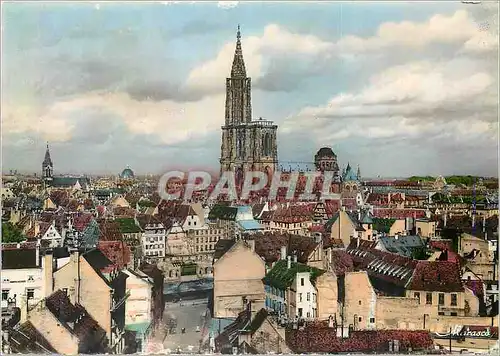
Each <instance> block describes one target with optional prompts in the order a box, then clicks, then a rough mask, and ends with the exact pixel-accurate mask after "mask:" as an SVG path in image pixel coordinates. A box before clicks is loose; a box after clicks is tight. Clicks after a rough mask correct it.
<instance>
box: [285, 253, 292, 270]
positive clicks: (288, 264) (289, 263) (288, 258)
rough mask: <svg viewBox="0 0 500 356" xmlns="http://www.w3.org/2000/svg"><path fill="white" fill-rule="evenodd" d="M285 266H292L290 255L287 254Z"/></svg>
mask: <svg viewBox="0 0 500 356" xmlns="http://www.w3.org/2000/svg"><path fill="white" fill-rule="evenodd" d="M286 258H287V266H286V267H287V268H288V269H290V268H292V257H291V256H287V257H286Z"/></svg>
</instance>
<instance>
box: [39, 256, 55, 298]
mask: <svg viewBox="0 0 500 356" xmlns="http://www.w3.org/2000/svg"><path fill="white" fill-rule="evenodd" d="M42 267H43V273H44V277H45V278H44V280H45V297H48V296H49V295H51V294H52V292H53V291H54V257H53V256H52V251H51V250H49V251H46V252H45V256H43V266H42Z"/></svg>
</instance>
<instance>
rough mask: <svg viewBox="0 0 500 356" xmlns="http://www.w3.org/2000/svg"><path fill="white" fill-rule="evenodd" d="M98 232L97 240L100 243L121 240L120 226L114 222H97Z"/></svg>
mask: <svg viewBox="0 0 500 356" xmlns="http://www.w3.org/2000/svg"><path fill="white" fill-rule="evenodd" d="M99 232H100V235H99V240H101V241H120V240H122V239H123V236H122V233H121V231H120V224H119V223H118V222H116V221H110V220H101V221H99Z"/></svg>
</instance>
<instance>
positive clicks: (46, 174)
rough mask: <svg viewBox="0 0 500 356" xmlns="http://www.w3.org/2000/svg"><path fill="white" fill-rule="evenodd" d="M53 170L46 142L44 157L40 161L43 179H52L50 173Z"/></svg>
mask: <svg viewBox="0 0 500 356" xmlns="http://www.w3.org/2000/svg"><path fill="white" fill-rule="evenodd" d="M53 171H54V164H53V163H52V159H51V158H50V150H49V143H48V142H47V149H46V151H45V158H44V159H43V162H42V177H43V179H45V180H51V179H52V173H53Z"/></svg>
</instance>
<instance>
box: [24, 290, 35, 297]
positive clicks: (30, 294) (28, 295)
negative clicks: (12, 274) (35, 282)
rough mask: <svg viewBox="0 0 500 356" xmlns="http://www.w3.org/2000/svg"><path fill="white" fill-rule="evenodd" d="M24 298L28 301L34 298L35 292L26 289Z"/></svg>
mask: <svg viewBox="0 0 500 356" xmlns="http://www.w3.org/2000/svg"><path fill="white" fill-rule="evenodd" d="M26 297H27V298H28V299H33V298H35V290H34V289H33V288H26Z"/></svg>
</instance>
